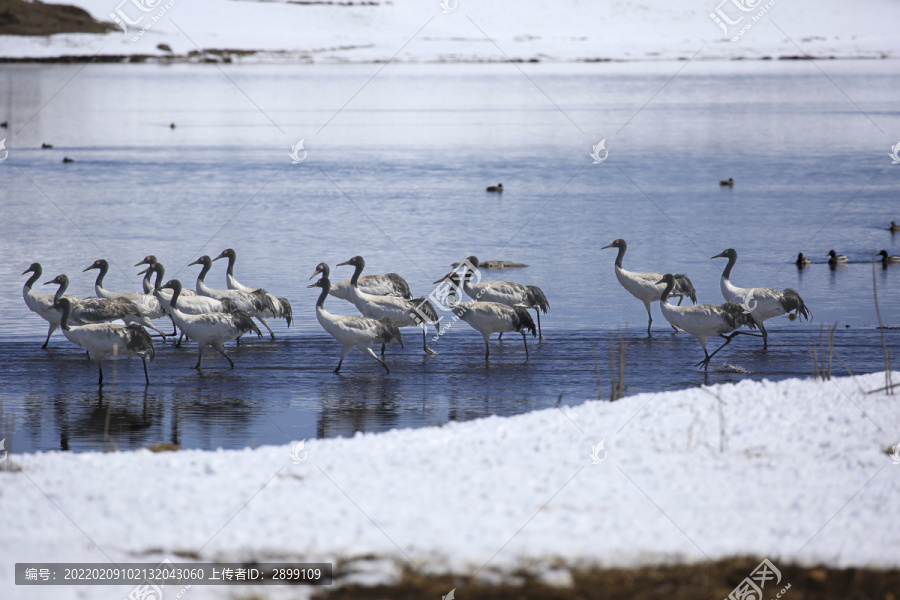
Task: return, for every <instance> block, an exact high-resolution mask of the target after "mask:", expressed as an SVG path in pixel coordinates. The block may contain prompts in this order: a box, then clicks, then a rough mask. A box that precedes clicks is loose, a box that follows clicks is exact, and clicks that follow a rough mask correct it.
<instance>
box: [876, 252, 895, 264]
mask: <svg viewBox="0 0 900 600" xmlns="http://www.w3.org/2000/svg"><path fill="white" fill-rule="evenodd" d="M875 256H880V257H881V264H883V265H889V264H891V265H895V264H897V263H900V256H897V255H896V254H892V255H890V256H888V252H887V250H882V251H881V252H879V253H878V254H876V255H875Z"/></svg>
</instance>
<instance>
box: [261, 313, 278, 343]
mask: <svg viewBox="0 0 900 600" xmlns="http://www.w3.org/2000/svg"><path fill="white" fill-rule="evenodd" d="M256 320H257V321H259V322H260V323H262V324H263V325H264V326H265V328H266V329H268V330H269V337H270V338H271V339H273V340H274V339H275V332H274V331H272V328H271V327H269V324H268V323H267V322H266V318H265V317H256Z"/></svg>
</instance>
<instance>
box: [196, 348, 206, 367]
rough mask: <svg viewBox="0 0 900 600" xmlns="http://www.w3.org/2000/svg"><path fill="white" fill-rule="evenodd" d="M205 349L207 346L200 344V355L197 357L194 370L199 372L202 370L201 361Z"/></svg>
mask: <svg viewBox="0 0 900 600" xmlns="http://www.w3.org/2000/svg"><path fill="white" fill-rule="evenodd" d="M205 347H206V346H204V345H202V344H200V353H199V354H198V355H197V364H196V365H194V368H195V369H197V370H198V371H199V370H200V361H201V360H203V349H204V348H205Z"/></svg>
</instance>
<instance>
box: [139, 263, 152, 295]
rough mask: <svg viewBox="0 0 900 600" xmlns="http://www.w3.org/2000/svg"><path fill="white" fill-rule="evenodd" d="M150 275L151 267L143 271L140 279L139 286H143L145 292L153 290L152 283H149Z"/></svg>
mask: <svg viewBox="0 0 900 600" xmlns="http://www.w3.org/2000/svg"><path fill="white" fill-rule="evenodd" d="M151 277H153V269H147V272H146V273H144V278H143V279H142V280H141V286H142V287H143V288H144V293H145V294H149V293H150V292H152V291H153V285H152V284H151V283H150V278H151Z"/></svg>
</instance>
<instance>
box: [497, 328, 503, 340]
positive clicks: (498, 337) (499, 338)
mask: <svg viewBox="0 0 900 600" xmlns="http://www.w3.org/2000/svg"><path fill="white" fill-rule="evenodd" d="M502 339H503V332H502V331H501V332H500V335H499V336H497V341H498V342H499V341H501V340H502Z"/></svg>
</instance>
